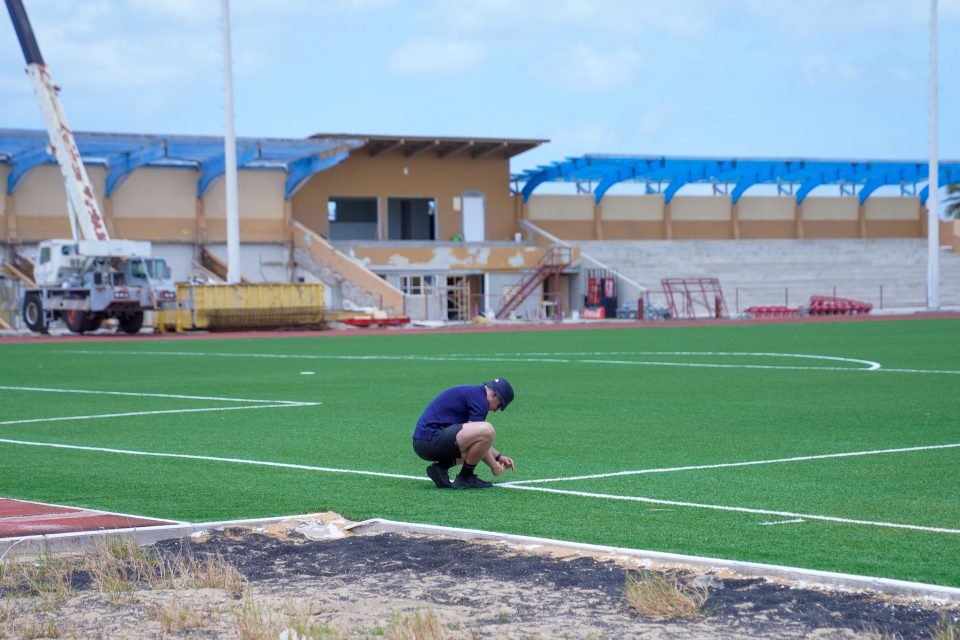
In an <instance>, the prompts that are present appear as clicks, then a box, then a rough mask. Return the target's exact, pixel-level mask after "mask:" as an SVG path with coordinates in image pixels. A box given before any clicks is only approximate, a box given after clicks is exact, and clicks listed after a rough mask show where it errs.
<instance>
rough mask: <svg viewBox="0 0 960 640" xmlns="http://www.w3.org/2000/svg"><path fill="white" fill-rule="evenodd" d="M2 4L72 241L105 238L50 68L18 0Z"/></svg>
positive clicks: (108, 237) (88, 182)
mask: <svg viewBox="0 0 960 640" xmlns="http://www.w3.org/2000/svg"><path fill="white" fill-rule="evenodd" d="M6 3H7V10H8V11H9V12H10V19H11V20H12V21H13V28H14V30H15V31H16V32H17V40H19V41H20V48H21V49H22V50H23V57H24V58H25V59H26V61H27V75H29V76H30V80H31V82H32V83H33V92H34V93H35V94H36V96H37V102H39V104H40V112H41V114H42V115H43V120H44V124H45V125H46V127H47V134H48V135H49V136H50V145H51V147H52V148H53V154H54V157H55V158H56V159H57V164H58V165H59V166H60V173H61V174H62V175H63V184H64V188H65V189H66V193H67V209H68V214H69V216H70V228H71V229H72V231H73V237H74V240H109V239H110V234H109V233H108V232H107V228H106V226H105V225H104V220H103V214H102V212H101V211H100V205H99V203H98V202H97V197H96V195H95V193H94V190H93V183H91V182H90V176H88V175H87V170H86V168H85V167H84V166H83V161H82V160H81V159H80V150H79V149H78V148H77V143H76V141H75V140H74V138H73V132H72V131H71V130H70V127H69V125H68V124H67V118H66V116H65V115H64V113H63V107H62V106H61V105H60V98H59V96H58V91H59V90H58V88H57V86H56V85H55V84H53V79H52V78H51V77H50V71H49V70H48V69H47V66H46V64H45V63H44V61H43V55H42V54H41V53H40V47H39V45H38V44H37V39H36V38H35V37H34V35H33V27H32V26H31V25H30V19H29V18H28V17H27V11H26V9H24V7H23V3H22V2H21V0H6ZM78 230H79V235H78V233H77V232H78Z"/></svg>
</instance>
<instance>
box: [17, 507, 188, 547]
mask: <svg viewBox="0 0 960 640" xmlns="http://www.w3.org/2000/svg"><path fill="white" fill-rule="evenodd" d="M168 524H177V523H176V522H172V521H170V520H154V519H152V518H143V517H140V516H128V515H123V514H120V513H108V512H105V511H96V510H93V509H78V508H76V507H62V506H59V505H53V504H44V503H42V502H27V501H25V500H14V499H12V498H0V538H18V537H21V536H36V535H49V534H52V533H77V532H80V531H104V530H107V529H129V528H131V527H156V526H161V525H168Z"/></svg>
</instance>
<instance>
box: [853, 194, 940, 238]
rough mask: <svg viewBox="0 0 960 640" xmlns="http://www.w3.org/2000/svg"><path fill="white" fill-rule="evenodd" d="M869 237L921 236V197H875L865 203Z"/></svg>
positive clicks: (923, 233)
mask: <svg viewBox="0 0 960 640" xmlns="http://www.w3.org/2000/svg"><path fill="white" fill-rule="evenodd" d="M864 217H865V220H866V233H867V237H868V238H919V237H922V236H923V235H925V233H926V232H925V231H924V230H922V229H921V228H920V218H921V216H920V198H918V197H916V196H912V197H908V198H890V197H873V198H868V199H867V202H866V204H865V205H864Z"/></svg>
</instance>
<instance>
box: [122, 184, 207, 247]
mask: <svg viewBox="0 0 960 640" xmlns="http://www.w3.org/2000/svg"><path fill="white" fill-rule="evenodd" d="M198 179H199V172H198V171H193V170H190V169H167V168H159V167H158V168H152V167H151V168H142V169H138V170H136V171H134V172H133V173H132V174H130V175H129V176H128V177H127V179H126V180H124V182H123V184H121V185H120V187H119V188H118V189H117V190H116V191H114V193H113V196H112V197H111V198H110V200H111V203H110V206H111V209H112V212H111V213H112V214H113V226H114V228H115V229H116V235H117V236H118V237H121V238H133V239H138V240H139V239H143V240H152V241H155V242H191V243H192V242H195V241H196V239H197V180H198Z"/></svg>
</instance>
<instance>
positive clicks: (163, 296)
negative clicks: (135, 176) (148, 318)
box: [6, 0, 177, 333]
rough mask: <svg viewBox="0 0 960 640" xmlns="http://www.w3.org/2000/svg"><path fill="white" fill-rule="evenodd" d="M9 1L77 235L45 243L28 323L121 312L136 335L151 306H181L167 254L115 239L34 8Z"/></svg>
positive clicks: (26, 295) (37, 327) (29, 292)
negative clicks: (38, 33)
mask: <svg viewBox="0 0 960 640" xmlns="http://www.w3.org/2000/svg"><path fill="white" fill-rule="evenodd" d="M6 3H7V10H8V11H9V12H10V19H11V20H12V21H13V26H14V30H15V31H16V32H17V39H18V40H19V41H20V48H21V49H22V50H23V55H24V58H26V61H27V75H29V76H30V80H31V82H32V83H33V91H34V93H35V94H36V96H37V101H38V102H39V104H40V112H41V113H42V114H43V120H44V123H45V124H46V127H47V133H48V134H49V136H50V145H51V147H52V152H53V155H54V157H55V158H56V160H57V164H58V165H59V166H60V173H61V174H62V175H63V181H64V187H65V190H66V194H67V214H68V217H69V218H70V229H71V231H72V232H73V238H72V239H60V240H45V241H43V242H41V243H40V245H39V248H38V252H37V260H36V262H35V267H34V280H35V281H36V283H37V286H36V287H31V288H28V289H25V290H24V291H23V298H22V307H21V308H22V310H23V319H24V322H25V323H26V325H27V327H28V328H29V329H30V330H31V331H37V332H42V333H45V332H46V331H47V329H48V327H49V326H50V323H51V322H55V321H63V322H65V323H66V325H67V328H68V329H70V331H73V332H76V333H83V332H84V331H95V330H96V329H98V328H99V327H100V324H101V323H102V322H103V321H104V320H105V319H106V318H116V319H117V322H118V327H119V329H120V331H123V332H126V333H137V332H138V331H140V328H141V327H142V326H143V319H144V311H147V310H156V309H164V308H175V307H176V298H177V294H176V287H175V286H174V284H173V281H172V280H171V278H170V269H169V268H168V266H167V264H166V262H165V261H164V260H163V259H162V258H153V257H151V247H150V243H149V242H147V241H138V240H117V239H111V238H110V234H109V233H108V231H107V228H106V225H105V224H104V219H103V214H102V213H101V211H100V205H99V203H98V202H97V198H96V195H95V194H94V190H93V184H92V183H91V182H90V178H89V176H88V175H87V171H86V169H85V168H84V166H83V162H82V161H81V159H80V151H79V149H78V148H77V144H76V141H75V140H74V138H73V133H72V132H71V131H70V127H69V126H68V125H67V119H66V117H65V116H64V113H63V108H62V107H61V105H60V99H59V97H58V95H57V92H58V88H57V87H56V85H54V84H53V80H52V79H51V77H50V72H49V70H48V69H47V67H46V65H45V64H44V61H43V56H42V55H41V54H40V47H39V46H38V45H37V40H36V38H35V37H34V35H33V28H32V27H31V25H30V20H29V19H28V17H27V12H26V10H25V9H24V8H23V3H22V2H21V0H6Z"/></svg>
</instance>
